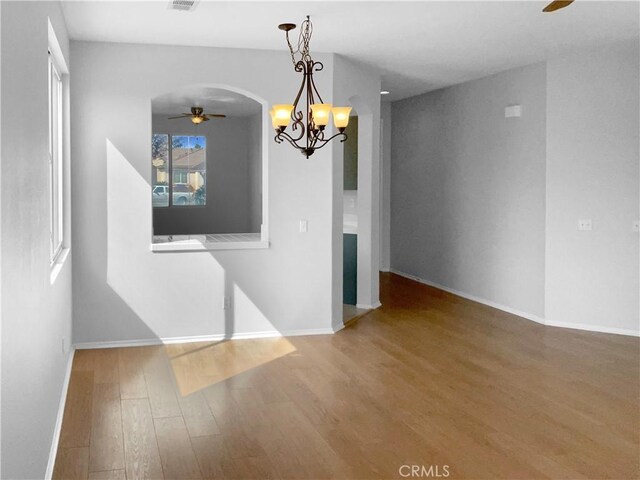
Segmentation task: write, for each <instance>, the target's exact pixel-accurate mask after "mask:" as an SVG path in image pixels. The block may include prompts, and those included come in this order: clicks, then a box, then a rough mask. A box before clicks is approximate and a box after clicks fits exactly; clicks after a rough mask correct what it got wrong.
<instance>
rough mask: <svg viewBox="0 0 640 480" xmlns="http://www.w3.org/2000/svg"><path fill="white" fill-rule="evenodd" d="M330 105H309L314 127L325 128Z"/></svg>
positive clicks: (327, 122)
mask: <svg viewBox="0 0 640 480" xmlns="http://www.w3.org/2000/svg"><path fill="white" fill-rule="evenodd" d="M331 107H332V105H331V104H330V103H314V104H313V105H311V116H312V117H313V123H314V124H315V126H316V127H326V126H327V125H328V124H329V116H330V112H331Z"/></svg>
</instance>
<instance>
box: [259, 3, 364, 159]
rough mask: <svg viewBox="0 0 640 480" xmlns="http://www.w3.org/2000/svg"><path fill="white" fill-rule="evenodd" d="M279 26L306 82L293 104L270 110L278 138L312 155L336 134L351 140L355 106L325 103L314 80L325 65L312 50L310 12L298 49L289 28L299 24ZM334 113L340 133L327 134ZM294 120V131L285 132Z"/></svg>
mask: <svg viewBox="0 0 640 480" xmlns="http://www.w3.org/2000/svg"><path fill="white" fill-rule="evenodd" d="M278 28H279V29H280V30H284V32H285V33H286V36H287V45H288V46H289V51H290V52H291V61H292V62H293V68H294V70H295V71H296V72H298V73H302V84H301V85H300V89H299V90H298V94H297V95H296V99H295V100H294V102H293V105H291V104H279V105H274V106H273V108H272V109H271V111H270V112H269V113H270V115H271V121H272V123H273V128H275V130H276V136H275V141H276V143H282V142H284V141H285V140H286V141H287V142H289V143H290V144H291V145H292V146H293V147H295V148H297V149H298V150H300V152H301V153H302V154H303V155H304V156H305V157H307V158H309V157H310V156H311V155H313V152H315V151H316V150H318V149H320V148H322V147H324V146H325V145H326V144H327V143H329V142H330V141H331V140H333V139H334V138H337V137H341V142H344V141H345V140H347V134H346V133H344V130H345V129H346V128H347V125H348V124H349V113H350V112H351V107H333V105H331V104H330V103H324V102H323V101H322V97H321V96H320V93H318V89H317V88H316V84H315V82H314V81H313V73H314V72H319V71H321V70H322V69H323V68H324V65H322V63H321V62H316V61H314V60H313V59H312V58H311V54H310V53H309V42H310V41H311V34H312V33H313V25H312V24H311V20H310V19H309V16H308V15H307V19H306V20H305V21H304V22H302V25H301V27H300V36H299V37H298V45H297V48H296V49H295V50H294V49H293V47H292V46H291V42H290V41H289V32H290V31H291V30H293V29H294V28H296V25H295V24H293V23H283V24H281V25H279V26H278ZM296 56H299V59H296ZM303 93H304V94H305V95H306V107H304V110H302V108H303V107H302V106H301V107H300V108H301V109H300V110H298V102H300V98H301V97H302V94H303ZM331 114H333V124H334V125H335V126H336V128H337V129H338V133H336V134H334V135H332V136H330V137H328V138H325V128H326V127H327V125H328V124H329V118H330V116H331ZM290 121H293V123H292V124H291V132H292V133H291V135H289V134H288V133H286V132H285V129H286V128H287V126H288V125H289V122H290Z"/></svg>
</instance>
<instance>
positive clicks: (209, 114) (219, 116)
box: [205, 113, 227, 118]
mask: <svg viewBox="0 0 640 480" xmlns="http://www.w3.org/2000/svg"><path fill="white" fill-rule="evenodd" d="M205 116H207V117H211V118H227V116H226V115H222V114H221V113H205Z"/></svg>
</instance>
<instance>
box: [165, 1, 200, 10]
mask: <svg viewBox="0 0 640 480" xmlns="http://www.w3.org/2000/svg"><path fill="white" fill-rule="evenodd" d="M197 4H198V0H169V10H180V11H181V12H189V11H191V10H193V9H194V8H196V5H197Z"/></svg>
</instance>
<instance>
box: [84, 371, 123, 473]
mask: <svg viewBox="0 0 640 480" xmlns="http://www.w3.org/2000/svg"><path fill="white" fill-rule="evenodd" d="M121 469H124V450H123V438H122V413H121V407H120V389H119V388H118V384H117V383H96V384H95V385H94V392H93V414H92V417H91V443H90V447H89V471H90V472H100V471H106V470H121Z"/></svg>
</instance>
